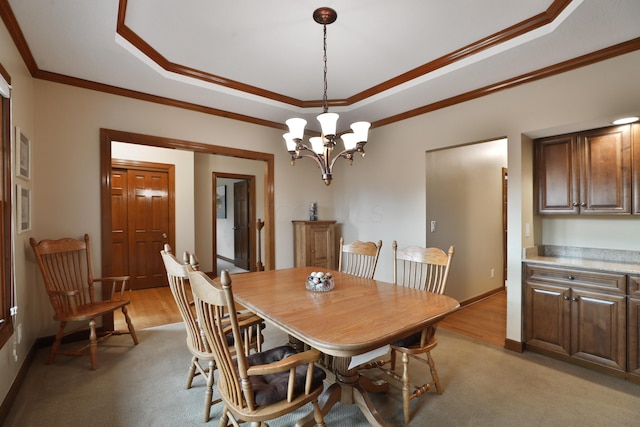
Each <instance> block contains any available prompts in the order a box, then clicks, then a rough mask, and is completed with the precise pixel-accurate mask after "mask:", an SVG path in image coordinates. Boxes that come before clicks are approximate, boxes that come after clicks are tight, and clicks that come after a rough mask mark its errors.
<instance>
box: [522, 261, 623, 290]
mask: <svg viewBox="0 0 640 427" xmlns="http://www.w3.org/2000/svg"><path fill="white" fill-rule="evenodd" d="M526 272H527V277H526V279H527V281H534V282H541V283H552V284H556V285H565V286H569V287H584V288H589V289H593V290H598V291H604V292H614V293H620V294H626V291H627V276H626V275H625V274H619V273H606V272H599V271H585V270H577V269H572V268H565V267H549V266H541V265H532V264H527V270H526Z"/></svg>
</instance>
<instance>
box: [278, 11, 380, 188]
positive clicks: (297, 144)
mask: <svg viewBox="0 0 640 427" xmlns="http://www.w3.org/2000/svg"><path fill="white" fill-rule="evenodd" d="M337 18H338V13H337V12H336V11H335V10H333V9H331V8H329V7H321V8H318V9H316V10H315V11H314V12H313V20H314V21H316V22H317V23H318V24H321V25H322V26H323V33H324V38H323V49H324V56H323V61H324V94H323V96H322V114H320V115H319V116H318V117H317V119H318V121H319V122H320V127H321V128H322V133H321V135H320V136H316V137H312V138H309V143H310V144H311V145H310V146H309V145H306V144H304V143H303V141H302V138H303V136H304V127H305V126H306V124H307V121H306V120H305V119H300V118H293V119H289V120H287V121H286V124H287V126H288V127H289V132H288V133H285V134H284V135H283V137H284V140H285V142H286V144H287V150H288V151H289V154H291V164H292V165H294V164H295V161H296V160H297V159H301V158H303V157H309V158H311V159H313V160H314V161H315V162H316V163H317V164H318V166H319V167H320V169H321V170H322V180H323V181H324V183H325V184H326V185H330V184H331V180H332V175H333V164H334V163H335V162H336V160H337V159H338V158H340V157H342V158H344V159H347V160H349V164H353V155H354V153H356V152H357V153H360V154H361V155H362V157H364V154H365V153H364V145H365V144H366V143H367V137H368V133H369V127H371V123H369V122H356V123H353V124H352V125H351V130H352V131H353V132H349V133H343V134H342V135H340V139H342V142H343V144H344V150H342V151H341V152H339V153H338V154H336V155H335V157H333V158H332V154H333V149H334V148H335V146H336V139H337V135H336V127H337V123H338V117H339V116H338V114H336V113H329V107H328V103H327V25H329V24H332V23H334V22H335V21H336V19H337Z"/></svg>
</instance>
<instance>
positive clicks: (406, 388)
mask: <svg viewBox="0 0 640 427" xmlns="http://www.w3.org/2000/svg"><path fill="white" fill-rule="evenodd" d="M410 403H411V383H410V382H409V355H408V354H407V353H402V410H403V412H404V423H405V424H409V421H410V418H411V414H410V409H411V406H410Z"/></svg>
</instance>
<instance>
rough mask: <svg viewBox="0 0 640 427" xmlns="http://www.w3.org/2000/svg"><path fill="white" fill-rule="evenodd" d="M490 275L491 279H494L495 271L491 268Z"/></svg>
mask: <svg viewBox="0 0 640 427" xmlns="http://www.w3.org/2000/svg"><path fill="white" fill-rule="evenodd" d="M490 274H491V278H492V279H493V278H494V277H496V270H495V269H494V268H492V269H491V272H490Z"/></svg>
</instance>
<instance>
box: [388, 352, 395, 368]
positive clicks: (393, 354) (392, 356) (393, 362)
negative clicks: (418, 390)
mask: <svg viewBox="0 0 640 427" xmlns="http://www.w3.org/2000/svg"><path fill="white" fill-rule="evenodd" d="M389 356H390V359H389V369H390V370H391V371H392V372H393V371H395V370H396V351H395V350H394V349H391V354H390V355H389Z"/></svg>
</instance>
